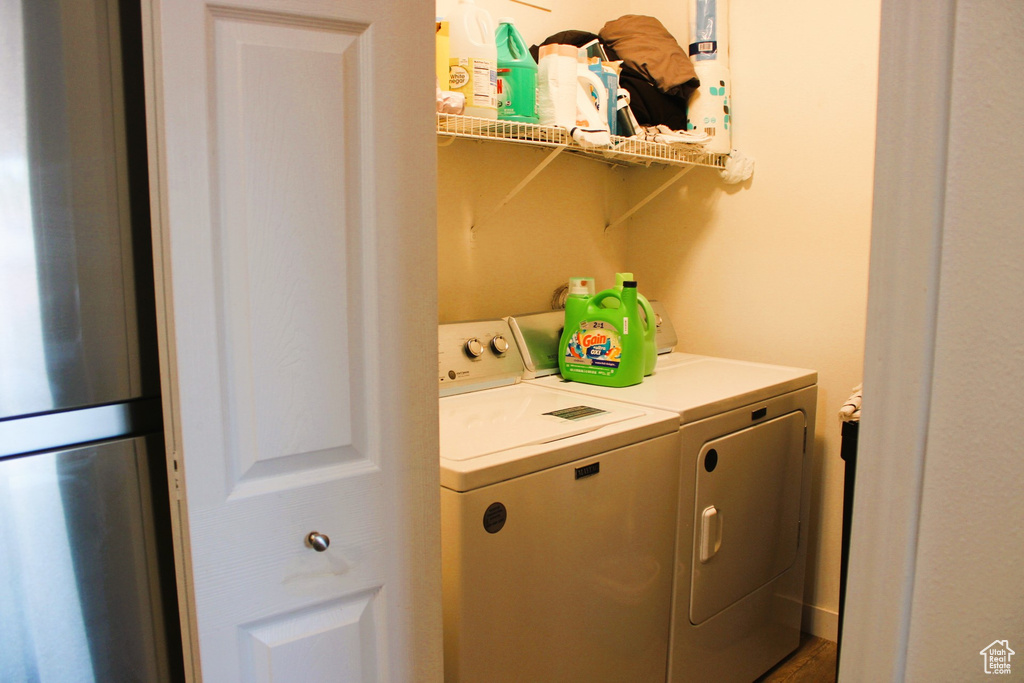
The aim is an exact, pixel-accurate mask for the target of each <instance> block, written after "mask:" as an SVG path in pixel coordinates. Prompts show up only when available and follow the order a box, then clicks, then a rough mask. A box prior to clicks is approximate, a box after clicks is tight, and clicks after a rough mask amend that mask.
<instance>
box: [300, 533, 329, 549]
mask: <svg viewBox="0 0 1024 683" xmlns="http://www.w3.org/2000/svg"><path fill="white" fill-rule="evenodd" d="M306 543H308V544H309V545H310V546H311V547H312V548H313V550H315V551H317V552H318V553H322V552H323V551H325V550H327V546H329V545H330V544H331V539H329V538H327V534H322V533H320V532H319V531H310V532H309V535H308V536H306Z"/></svg>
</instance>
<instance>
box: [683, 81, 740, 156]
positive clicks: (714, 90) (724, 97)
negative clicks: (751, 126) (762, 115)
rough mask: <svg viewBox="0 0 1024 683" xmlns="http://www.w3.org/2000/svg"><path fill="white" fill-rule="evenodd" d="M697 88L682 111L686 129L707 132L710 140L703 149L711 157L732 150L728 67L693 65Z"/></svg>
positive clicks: (730, 91) (730, 90)
mask: <svg viewBox="0 0 1024 683" xmlns="http://www.w3.org/2000/svg"><path fill="white" fill-rule="evenodd" d="M694 69H695V70H696V71H697V78H699V79H700V87H699V88H697V90H695V91H694V93H693V95H692V96H691V97H690V103H689V106H688V107H687V110H686V129H687V130H696V131H699V132H702V133H707V135H709V136H710V137H711V140H710V141H708V143H707V144H706V145H705V146H704V147H705V149H707V150H708V151H709V152H712V153H714V154H728V153H729V152H730V151H732V115H731V113H730V109H731V108H732V104H731V100H732V89H731V86H730V85H729V68H728V67H726V66H723V65H722V64H721V63H719V62H717V61H715V62H697V63H696V64H695V65H694Z"/></svg>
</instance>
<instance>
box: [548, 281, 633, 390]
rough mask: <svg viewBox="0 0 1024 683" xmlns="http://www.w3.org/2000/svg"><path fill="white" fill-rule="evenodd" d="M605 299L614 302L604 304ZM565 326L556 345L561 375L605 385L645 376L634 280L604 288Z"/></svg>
mask: <svg viewBox="0 0 1024 683" xmlns="http://www.w3.org/2000/svg"><path fill="white" fill-rule="evenodd" d="M605 300H614V301H616V302H617V304H618V305H617V306H615V307H614V308H610V307H605V306H602V305H601V304H602V303H603V302H604V301H605ZM569 315H570V313H569V308H568V300H566V326H565V330H563V332H562V339H561V341H560V342H559V345H558V368H559V370H561V372H562V377H563V378H564V379H569V380H573V381H574V382H584V383H586V384H599V385H601V386H606V387H628V386H630V385H633V384H639V383H640V382H642V381H643V380H644V331H643V325H642V323H641V322H640V308H639V305H638V303H637V292H636V282H634V281H632V280H628V281H625V282H623V283H622V291H619V290H618V289H616V288H612V289H606V290H604V291H603V292H600V293H599V294H597V295H596V296H594V297H592V298H591V299H590V300H589V301H587V303H586V309H585V310H584V311H583V314H582V316H581V317H580V318H579V322H578V323H576V324H575V325H573V326H570V325H569V323H570V322H571V320H570V319H569Z"/></svg>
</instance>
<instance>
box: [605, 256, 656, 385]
mask: <svg viewBox="0 0 1024 683" xmlns="http://www.w3.org/2000/svg"><path fill="white" fill-rule="evenodd" d="M632 279H633V273H615V287H616V288H617V289H619V290H621V289H622V283H623V282H626V281H627V280H632ZM636 300H637V303H638V304H639V306H640V310H642V311H643V312H644V320H643V323H644V377H650V376H651V375H653V374H654V367H655V366H656V365H657V364H658V325H657V318H656V317H655V315H654V309H653V308H651V302H650V301H648V300H647V297H645V296H644V295H643V294H641V293H640V292H639V291H638V292H637V294H636Z"/></svg>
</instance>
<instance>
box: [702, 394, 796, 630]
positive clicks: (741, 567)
mask: <svg viewBox="0 0 1024 683" xmlns="http://www.w3.org/2000/svg"><path fill="white" fill-rule="evenodd" d="M804 425H805V417H804V414H803V413H802V412H800V411H796V412H792V413H787V414H786V415H782V416H780V417H777V418H775V419H772V420H769V421H767V422H763V423H761V424H758V425H754V426H751V427H747V428H746V429H742V430H740V431H737V432H733V433H731V434H728V435H726V436H723V437H720V438H717V439H714V440H712V441H708V442H707V443H705V444H704V445H703V446H702V447H701V450H700V455H699V457H698V458H697V476H696V482H697V483H696V495H695V502H696V509H695V510H694V526H693V529H694V534H693V536H694V538H693V556H692V557H693V572H692V574H691V577H692V578H691V581H692V585H691V588H692V591H691V600H690V621H691V622H692V623H693V624H700V623H701V622H703V621H705V620H707V619H709V618H710V617H712V616H714V615H715V614H717V613H719V612H720V611H722V610H723V609H725V608H726V607H728V606H729V605H731V604H733V603H735V602H736V601H737V600H740V599H741V598H743V597H744V596H746V595H748V594H750V593H752V592H753V591H755V590H757V589H758V588H760V587H761V586H764V585H765V584H767V583H768V582H770V581H771V580H772V579H774V578H775V577H777V576H779V574H781V573H782V572H784V571H786V569H788V568H789V567H790V566H791V565H792V564H793V561H794V560H795V558H796V552H797V543H798V540H799V524H800V478H801V467H802V459H803V453H804Z"/></svg>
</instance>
